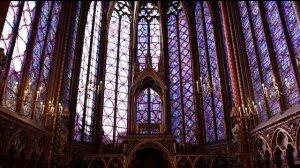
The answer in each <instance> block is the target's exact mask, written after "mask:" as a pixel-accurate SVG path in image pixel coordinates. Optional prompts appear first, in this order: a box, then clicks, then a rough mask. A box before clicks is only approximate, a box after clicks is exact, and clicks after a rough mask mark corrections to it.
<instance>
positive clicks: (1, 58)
mask: <svg viewBox="0 0 300 168" xmlns="http://www.w3.org/2000/svg"><path fill="white" fill-rule="evenodd" d="M6 63H7V57H6V56H5V55H4V49H3V48H0V81H2V78H3V77H4V73H5V66H6Z"/></svg>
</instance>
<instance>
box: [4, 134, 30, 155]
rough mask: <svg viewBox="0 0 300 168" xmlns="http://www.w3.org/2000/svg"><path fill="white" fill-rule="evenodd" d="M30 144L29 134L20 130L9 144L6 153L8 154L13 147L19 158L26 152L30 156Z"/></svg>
mask: <svg viewBox="0 0 300 168" xmlns="http://www.w3.org/2000/svg"><path fill="white" fill-rule="evenodd" d="M29 142H30V139H29V136H28V133H27V132H26V131H24V130H18V131H16V133H15V134H13V136H12V137H11V138H10V139H9V141H8V142H7V146H6V149H5V152H7V151H8V150H9V149H10V148H11V147H13V148H14V151H15V155H16V156H18V155H19V154H20V153H21V152H22V151H24V150H25V153H26V154H28V152H29Z"/></svg>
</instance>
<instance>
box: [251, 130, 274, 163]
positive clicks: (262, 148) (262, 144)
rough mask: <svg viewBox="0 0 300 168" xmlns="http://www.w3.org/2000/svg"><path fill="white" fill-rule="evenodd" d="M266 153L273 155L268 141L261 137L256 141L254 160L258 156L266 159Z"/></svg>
mask: <svg viewBox="0 0 300 168" xmlns="http://www.w3.org/2000/svg"><path fill="white" fill-rule="evenodd" d="M266 151H268V152H269V153H270V154H271V153H272V152H271V148H270V145H269V144H268V142H267V140H266V139H265V138H264V137H262V136H261V135H259V136H258V137H256V139H255V141H254V158H256V157H257V154H260V157H262V158H264V156H265V154H266Z"/></svg>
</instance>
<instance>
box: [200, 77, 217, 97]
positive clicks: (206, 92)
mask: <svg viewBox="0 0 300 168" xmlns="http://www.w3.org/2000/svg"><path fill="white" fill-rule="evenodd" d="M207 77H208V75H207ZM196 87H197V92H198V93H200V88H201V89H202V92H203V94H204V95H206V96H207V95H209V94H210V93H211V92H212V91H214V90H216V83H215V82H213V83H212V87H211V86H210V79H209V78H207V84H205V83H204V82H203V81H202V77H200V87H199V82H198V81H196Z"/></svg>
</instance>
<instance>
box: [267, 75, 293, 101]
mask: <svg viewBox="0 0 300 168" xmlns="http://www.w3.org/2000/svg"><path fill="white" fill-rule="evenodd" d="M272 83H273V87H271V88H269V90H268V89H267V87H266V86H265V84H264V83H262V89H263V93H264V95H265V96H266V98H267V99H268V100H269V99H277V100H278V99H279V97H280V96H281V95H283V93H282V92H281V91H280V90H279V87H278V83H277V82H276V80H275V77H274V76H273V77H272ZM290 83H291V82H290V81H289V80H288V78H285V79H284V86H285V87H286V88H287V91H288V94H289V93H291V90H292V89H291V85H290Z"/></svg>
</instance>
